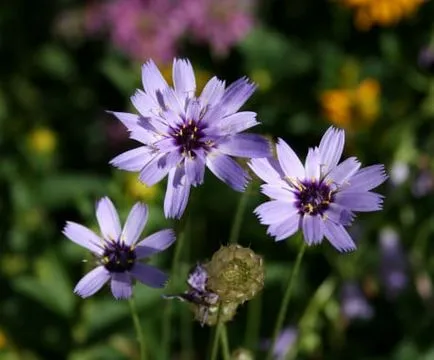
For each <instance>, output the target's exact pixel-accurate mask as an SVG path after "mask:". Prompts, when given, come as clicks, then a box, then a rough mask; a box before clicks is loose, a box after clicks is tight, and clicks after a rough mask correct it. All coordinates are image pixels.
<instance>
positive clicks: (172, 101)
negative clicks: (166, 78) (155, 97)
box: [160, 87, 185, 114]
mask: <svg viewBox="0 0 434 360" xmlns="http://www.w3.org/2000/svg"><path fill="white" fill-rule="evenodd" d="M160 102H161V105H162V107H163V108H164V110H165V111H167V110H172V111H173V112H174V113H176V114H183V113H184V110H185V105H184V100H183V99H181V98H179V97H178V96H177V95H176V93H175V91H174V90H173V89H172V88H171V87H168V88H166V89H164V90H163V91H161V97H160Z"/></svg>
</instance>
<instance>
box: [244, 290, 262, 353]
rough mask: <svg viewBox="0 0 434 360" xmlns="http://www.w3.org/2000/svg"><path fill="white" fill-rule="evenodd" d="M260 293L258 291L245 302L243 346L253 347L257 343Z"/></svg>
mask: <svg viewBox="0 0 434 360" xmlns="http://www.w3.org/2000/svg"><path fill="white" fill-rule="evenodd" d="M261 307H262V294H261V293H259V294H258V295H256V297H255V298H254V299H252V300H251V301H249V303H248V304H247V326H246V335H245V338H244V346H245V347H246V348H247V349H254V348H255V346H256V344H257V343H258V338H259V329H260V325H261Z"/></svg>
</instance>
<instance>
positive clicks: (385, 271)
mask: <svg viewBox="0 0 434 360" xmlns="http://www.w3.org/2000/svg"><path fill="white" fill-rule="evenodd" d="M433 19H434V4H433V2H432V1H418V0H335V1H315V0H286V1H282V0H268V1H266V0H257V1H255V0H242V1H240V0H178V1H176V0H112V1H99V2H98V1H95V2H91V1H76V0H58V1H49V0H41V1H37V2H36V1H28V0H15V1H13V2H9V3H8V4H6V3H4V4H2V5H1V6H0V54H1V60H0V63H1V66H0V149H1V152H0V154H1V158H0V191H1V201H0V219H1V221H0V359H2V360H3V359H5V360H12V359H13V360H15V359H20V360H27V359H29V360H33V359H35V360H36V359H68V360H87V359H108V360H118V359H119V360H121V359H138V356H139V354H138V349H137V344H136V341H135V334H134V327H133V325H132V322H131V318H130V315H129V310H128V304H127V303H126V302H122V301H115V300H114V299H113V298H112V296H111V294H110V293H109V291H108V289H107V288H104V289H103V290H102V291H100V292H99V293H97V294H96V295H94V296H93V297H92V298H90V299H86V300H82V299H80V298H79V297H77V296H75V295H74V294H73V292H72V290H73V288H74V286H75V284H76V282H77V281H78V280H79V279H80V278H81V277H82V275H83V274H84V273H85V272H86V271H88V270H89V269H90V268H91V267H92V262H91V261H89V262H83V260H86V259H87V260H91V257H90V256H89V254H88V253H87V252H86V251H85V250H84V249H82V248H80V247H78V246H76V245H75V244H73V243H72V242H70V241H68V240H67V239H66V238H65V237H64V236H63V235H62V234H61V230H62V228H63V226H64V224H65V221H66V220H71V221H76V222H78V223H82V224H85V225H87V226H89V227H95V226H96V220H95V216H94V205H95V201H96V200H97V199H99V198H100V197H101V196H103V195H108V196H110V197H111V198H112V200H113V201H114V203H115V204H116V206H117V208H118V209H119V210H120V213H121V217H122V216H123V219H125V216H126V214H127V213H128V211H129V209H130V207H131V206H132V205H133V204H134V203H135V202H136V201H138V200H141V201H144V202H146V203H148V204H149V205H150V207H151V210H150V212H151V214H150V222H149V223H148V226H147V227H146V230H145V231H146V233H147V234H149V233H152V232H154V231H156V230H159V229H162V228H166V227H176V226H177V225H176V224H175V223H173V222H171V221H169V220H165V219H164V216H163V211H162V201H163V197H164V191H165V184H164V182H163V183H161V184H159V185H156V186H154V187H152V188H147V187H146V186H144V185H142V184H140V183H139V182H138V181H137V180H136V176H135V175H134V174H131V173H126V172H121V171H119V170H116V169H114V168H112V167H111V166H109V165H108V161H109V160H110V159H111V158H113V157H114V156H116V155H118V154H119V153H120V152H122V151H124V150H127V149H130V148H132V147H134V146H135V144H134V143H133V142H132V141H130V140H128V136H127V133H126V131H125V129H124V128H123V127H122V125H121V124H120V122H118V121H117V120H116V119H114V118H113V117H112V116H111V115H109V114H107V113H106V112H105V110H117V111H133V110H132V107H131V105H130V103H129V96H131V95H132V94H133V93H134V91H135V89H136V88H140V87H141V73H140V69H141V68H140V67H141V64H142V63H143V62H145V61H146V60H147V59H148V58H153V59H154V60H155V61H156V62H157V64H158V65H159V66H160V69H162V71H163V73H164V74H165V76H167V79H168V80H170V74H171V62H172V59H173V57H174V56H178V57H188V58H189V59H190V60H191V62H192V63H193V66H194V68H195V71H196V76H197V82H198V84H199V87H202V86H203V85H204V83H205V82H206V80H207V79H208V78H210V77H212V76H213V75H217V76H219V77H220V78H223V79H226V80H227V81H228V82H229V81H233V80H235V79H237V78H238V77H240V76H243V75H247V76H249V77H250V78H251V79H253V80H254V81H255V82H256V83H257V84H258V85H259V88H258V90H257V91H256V93H255V94H254V95H253V97H252V98H251V99H250V100H249V102H248V103H247V105H245V106H244V108H248V109H251V110H253V111H256V112H257V113H258V118H259V119H260V121H261V122H262V125H261V126H259V127H257V128H256V129H255V130H254V131H256V132H260V133H262V134H264V135H266V136H269V137H270V138H273V139H276V138H277V137H282V138H284V139H285V140H286V141H288V142H289V143H290V144H291V146H293V148H294V149H296V151H298V153H299V155H300V156H301V157H304V156H305V154H306V153H307V148H308V147H309V146H314V145H316V144H317V143H318V141H319V139H320V137H321V135H322V134H323V132H324V131H325V129H326V128H327V127H328V126H329V125H330V124H334V125H336V126H339V127H343V128H345V129H346V130H347V138H346V139H347V143H346V156H348V155H349V154H351V155H355V156H357V157H359V158H360V159H361V161H362V163H363V164H364V165H368V164H373V163H384V164H385V165H386V168H387V170H388V173H389V175H390V179H389V181H388V182H387V183H386V184H385V185H383V186H382V187H381V189H380V190H379V191H380V192H381V193H383V194H384V195H385V205H384V210H383V211H382V212H378V213H371V214H362V215H360V216H359V218H358V220H357V221H356V225H355V226H353V227H352V228H351V232H352V235H353V237H354V238H355V239H356V241H357V243H358V250H357V251H356V252H354V253H352V254H345V255H342V254H339V253H337V252H336V251H335V250H334V249H332V248H331V246H329V245H328V244H327V243H326V242H324V243H323V245H321V246H319V247H314V248H309V251H308V253H307V256H305V258H304V261H303V263H302V268H301V272H300V274H299V277H298V279H297V283H296V288H295V293H294V296H293V299H292V301H291V304H290V308H289V309H288V316H287V319H286V320H285V324H286V325H288V326H292V327H294V329H297V334H298V340H297V342H296V343H293V344H292V346H291V344H288V346H289V347H290V348H291V349H290V351H291V352H292V355H291V356H293V357H294V358H297V359H333V360H336V359H342V360H343V359H345V360H348V359H355V360H359V359H377V360H380V359H393V360H407V359H423V360H430V359H434V338H433V335H432V334H433V333H434V298H433V293H432V276H433V274H434V262H433V259H434V258H433V257H432V256H431V254H432V253H433V250H434V247H433V245H431V241H430V240H431V237H432V235H433V232H434V215H433V211H432V210H433V204H434V201H433V199H434V197H433V189H434V177H433V176H434V174H433V171H434V162H433V160H432V154H434V132H433V129H434V122H433V118H434V78H433V74H434V73H433V71H434V23H433ZM239 199H240V195H239V194H238V193H235V192H234V191H232V190H231V189H230V188H229V187H227V186H226V185H224V184H222V183H221V182H219V181H217V180H216V179H215V178H214V177H212V176H209V174H208V176H207V177H206V181H205V184H204V185H203V186H202V187H200V188H196V189H194V191H193V196H192V199H191V202H190V204H189V211H190V216H191V217H190V219H191V226H190V232H189V234H188V238H187V240H186V243H185V245H186V246H185V247H184V249H183V252H182V254H181V260H182V261H181V269H177V271H176V274H175V275H174V276H173V277H172V280H171V282H170V284H169V287H168V289H167V290H165V291H164V292H165V293H168V292H171V293H173V292H182V291H184V290H185V288H186V287H185V279H186V274H187V272H188V270H189V269H190V268H191V266H192V265H194V264H195V263H196V262H198V261H205V260H206V259H209V258H210V257H211V256H212V253H213V252H214V251H215V250H217V249H218V248H219V246H220V245H221V244H225V243H226V242H227V239H228V236H229V233H230V229H231V226H232V219H233V217H234V213H235V209H236V206H237V203H238V201H239ZM263 200H264V197H262V196H261V195H260V193H259V182H258V181H257V180H255V181H254V182H253V185H252V186H251V188H250V191H249V193H248V202H247V206H246V212H245V216H244V219H243V224H242V228H241V233H240V238H239V243H240V244H242V245H243V246H249V247H251V248H252V249H253V250H254V251H255V252H257V253H258V254H261V255H262V256H263V257H264V260H265V264H266V284H265V288H264V290H263V292H262V294H261V296H260V297H258V298H256V299H255V300H253V301H252V302H250V303H249V304H246V305H245V306H243V307H241V308H240V310H239V312H238V314H237V316H236V317H235V319H234V320H233V321H232V322H231V323H229V326H228V332H229V342H230V346H231V349H232V350H234V351H235V350H236V349H238V348H241V347H242V348H247V349H250V350H251V351H253V352H254V353H255V354H256V359H263V358H264V353H263V352H261V351H262V350H263V344H264V340H265V339H267V338H270V337H271V333H272V328H273V324H274V321H275V317H276V315H277V311H278V308H279V306H280V301H281V298H282V294H283V289H284V285H285V284H286V281H287V278H288V276H289V273H290V271H291V268H292V266H293V262H294V259H295V256H296V251H297V246H298V243H297V241H296V240H294V239H292V240H288V241H286V242H285V241H284V242H279V243H277V244H276V243H274V242H273V240H272V239H271V238H269V237H267V235H266V228H265V226H262V225H260V224H259V223H258V220H257V219H256V218H255V216H254V215H253V213H252V211H253V209H254V208H255V207H256V206H257V205H258V204H259V203H260V202H262V201H263ZM391 239H392V240H391ZM173 252H174V248H172V249H169V251H167V252H165V253H164V254H160V255H158V256H156V257H155V258H154V259H153V261H155V263H156V264H158V266H159V267H160V268H162V269H164V270H166V271H168V272H169V271H170V266H171V261H172V257H173ZM162 293H163V292H161V291H158V290H154V289H150V288H146V287H145V286H141V285H138V286H136V287H135V289H134V294H135V295H136V297H137V303H138V307H139V311H140V320H141V323H142V325H143V327H144V330H145V338H146V343H147V346H148V351H149V358H150V359H158V358H159V356H160V350H161V349H160V348H159V347H160V342H161V327H162V325H161V318H162V314H163V313H164V312H165V309H166V306H167V301H166V300H163V299H162V298H161V297H160V296H161V294H162ZM172 306H173V311H172V319H171V324H172V340H171V346H170V350H169V352H170V354H171V355H170V359H191V360H194V359H207V356H208V355H207V354H208V353H207V351H208V350H207V349H208V344H209V342H210V337H211V334H212V329H209V328H208V327H203V328H202V327H200V325H199V324H198V323H197V322H193V317H192V314H191V312H190V310H189V307H188V305H186V304H185V303H180V302H179V303H178V302H174V303H172ZM235 358H236V357H235V355H234V359H235ZM282 359H283V358H282Z"/></svg>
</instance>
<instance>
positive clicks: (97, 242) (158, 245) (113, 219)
mask: <svg viewBox="0 0 434 360" xmlns="http://www.w3.org/2000/svg"><path fill="white" fill-rule="evenodd" d="M96 217H97V219H98V224H99V228H100V231H101V236H98V235H97V234H95V233H94V232H93V231H92V230H90V229H88V228H86V227H84V226H83V225H80V224H77V223H74V222H70V221H68V222H67V223H66V226H65V228H64V229H63V234H64V235H65V236H66V237H67V238H69V239H70V240H72V241H73V242H75V243H76V244H78V245H80V246H83V247H85V248H86V249H88V250H90V251H91V252H92V253H93V254H94V255H95V256H96V258H97V263H98V264H99V266H98V267H96V268H95V269H93V270H92V271H91V272H89V273H88V274H87V275H85V276H84V277H83V278H82V279H81V280H80V281H79V282H78V284H77V286H76V287H75V289H74V292H75V293H76V294H77V295H79V296H81V297H82V298H86V297H89V296H91V295H93V294H95V293H96V292H97V291H98V290H99V289H101V287H102V286H103V285H104V284H105V283H106V282H107V281H108V280H111V281H110V282H111V291H112V293H113V296H114V297H115V298H116V299H125V298H129V297H131V294H132V278H135V279H136V280H139V281H140V282H142V283H143V284H145V285H148V286H151V287H154V288H161V287H164V284H165V282H166V281H167V278H168V277H167V275H166V274H165V273H163V272H162V271H160V270H158V269H156V268H154V267H152V266H150V265H146V264H143V263H141V262H139V261H138V260H141V259H144V258H147V257H149V256H151V255H153V254H155V253H158V252H160V251H163V250H165V249H167V248H168V247H169V246H170V245H171V244H172V243H173V242H174V241H175V234H174V232H173V230H171V229H166V230H161V231H159V232H156V233H155V234H153V235H150V236H148V237H146V238H145V239H143V240H141V241H140V242H137V241H138V240H139V237H140V234H141V233H142V231H143V228H144V227H145V224H146V221H147V219H148V207H147V206H146V205H145V204H141V203H136V204H135V205H134V206H133V208H132V209H131V211H130V213H129V215H128V218H127V220H126V222H125V226H124V228H123V229H121V224H120V222H119V216H118V213H117V211H116V209H115V207H114V205H113V203H112V202H111V200H110V199H109V198H108V197H104V198H102V199H101V200H100V201H99V202H98V203H97V206H96Z"/></svg>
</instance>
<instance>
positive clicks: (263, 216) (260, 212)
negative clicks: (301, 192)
mask: <svg viewBox="0 0 434 360" xmlns="http://www.w3.org/2000/svg"><path fill="white" fill-rule="evenodd" d="M253 212H254V213H255V214H256V215H257V216H258V218H259V221H260V222H261V224H266V225H271V224H275V223H280V222H282V221H284V220H285V219H287V218H289V217H291V216H293V215H294V214H295V213H297V212H298V210H297V208H296V207H295V205H294V204H291V203H287V202H282V201H278V200H273V201H267V202H265V203H263V204H261V205H259V206H258V207H257V208H256V209H255V210H254V211H253Z"/></svg>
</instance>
